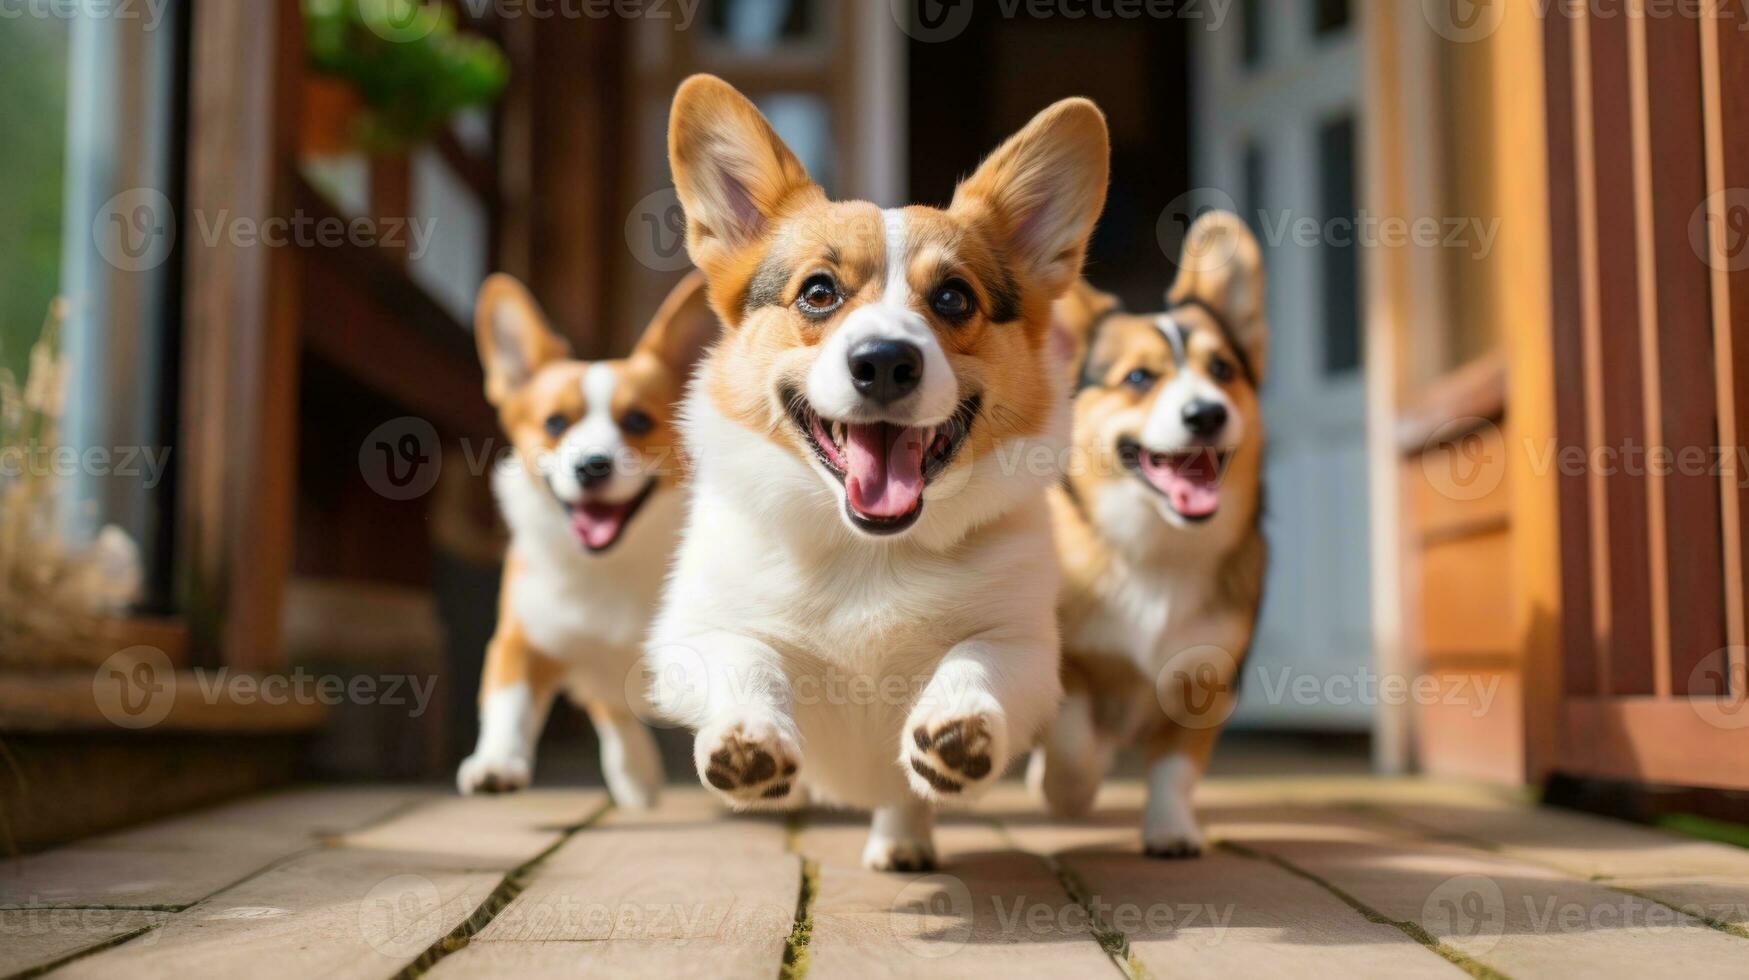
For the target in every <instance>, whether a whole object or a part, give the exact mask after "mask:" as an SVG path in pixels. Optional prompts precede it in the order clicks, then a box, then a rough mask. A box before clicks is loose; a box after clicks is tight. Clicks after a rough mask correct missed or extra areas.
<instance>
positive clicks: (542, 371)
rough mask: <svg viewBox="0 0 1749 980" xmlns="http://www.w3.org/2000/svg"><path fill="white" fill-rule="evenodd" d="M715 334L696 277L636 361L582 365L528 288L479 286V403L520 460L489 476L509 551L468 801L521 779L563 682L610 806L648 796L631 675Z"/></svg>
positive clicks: (655, 779)
mask: <svg viewBox="0 0 1749 980" xmlns="http://www.w3.org/2000/svg"><path fill="white" fill-rule="evenodd" d="M716 328H717V325H716V318H715V317H714V316H713V315H712V314H711V312H710V308H709V306H708V305H707V304H706V303H705V298H704V283H703V281H702V279H700V278H699V277H698V275H697V274H696V273H695V274H693V275H691V276H689V277H687V279H685V280H684V281H683V282H681V284H680V285H679V286H677V287H675V290H674V292H673V293H672V294H670V295H669V297H668V299H667V301H666V302H664V303H663V305H662V308H661V310H660V311H658V313H657V314H656V317H655V319H654V320H653V321H652V322H651V324H650V325H649V328H648V329H646V330H645V332H644V335H643V337H642V339H640V340H639V341H638V344H637V347H636V348H635V349H634V350H633V351H632V354H631V356H630V357H627V358H625V359H624V360H612V361H595V362H584V361H578V360H573V359H571V357H570V355H569V353H568V349H567V346H566V344H565V342H564V341H563V340H561V339H560V338H559V337H558V336H557V335H556V334H554V333H553V332H552V330H550V329H549V328H548V326H547V324H546V321H545V319H544V317H543V316H542V315H541V312H540V309H539V308H538V307H537V306H536V305H535V302H534V299H533V297H531V296H530V295H529V294H528V292H527V290H525V289H524V288H523V287H522V285H521V284H520V283H518V282H517V281H516V280H514V279H512V278H510V277H509V276H503V275H498V276H493V277H492V278H490V279H488V280H487V281H486V284H485V285H484V286H483V287H482V288H481V290H480V297H479V303H478V307H477V309H476V313H475V333H476V335H477V340H478V343H479V348H480V360H481V361H482V362H483V364H484V366H485V369H486V397H487V399H488V400H490V401H491V403H492V405H493V406H494V407H496V408H497V410H498V418H499V421H500V423H501V424H502V425H503V427H504V432H505V434H506V435H507V436H508V437H509V439H510V441H511V443H512V445H513V447H514V449H515V452H514V454H513V455H512V456H510V457H507V458H506V459H505V460H503V461H502V462H501V463H500V464H499V465H498V467H497V469H496V470H495V471H494V473H493V478H492V482H493V489H494V490H495V491H496V493H497V497H498V503H499V507H500V509H501V510H502V511H503V514H504V519H505V522H506V523H507V524H509V526H510V550H509V554H508V555H507V556H506V557H505V562H504V584H503V589H502V592H501V595H500V598H499V610H498V626H497V630H496V632H494V634H493V636H492V640H491V643H490V644H489V645H488V646H487V648H486V666H485V674H484V676H483V677H482V678H481V681H480V740H479V743H478V745H477V747H476V748H475V750H474V754H473V755H471V756H469V757H468V758H467V759H466V760H464V761H463V762H462V764H461V768H460V770H459V771H458V772H457V773H456V784H457V785H458V787H459V788H460V789H461V791H462V792H463V793H477V792H487V793H492V792H504V791H508V790H516V789H521V788H522V787H524V786H527V785H528V783H529V780H530V778H531V777H532V775H533V771H534V752H535V743H536V742H537V741H538V740H539V738H540V732H541V728H542V726H543V725H544V724H545V721H546V715H547V709H548V708H549V707H550V706H551V705H552V700H553V697H554V695H556V694H557V693H558V692H559V691H560V690H561V689H562V690H564V691H565V692H566V693H567V694H569V695H570V696H571V697H572V698H573V699H574V700H576V701H577V702H578V703H579V704H581V705H582V706H583V708H584V710H586V711H587V712H588V714H589V718H590V720H591V721H592V722H593V723H594V725H595V731H596V734H597V735H598V736H599V737H600V741H601V769H602V774H603V776H604V778H605V780H606V782H607V787H608V791H609V792H610V793H612V795H613V798H614V801H615V802H617V803H619V804H620V805H622V806H631V807H641V806H648V805H650V804H651V803H653V802H654V801H655V797H656V793H657V790H658V789H659V788H660V786H661V784H662V762H661V758H660V757H659V756H658V754H657V751H656V745H655V742H654V741H653V740H652V739H651V737H650V733H649V731H648V730H646V729H645V728H644V726H643V725H642V723H641V722H639V720H638V717H637V713H638V712H640V711H642V710H647V709H646V707H645V705H643V704H642V703H641V701H639V702H638V703H628V695H627V693H626V692H627V690H628V688H629V689H631V690H633V691H636V690H637V688H638V686H639V685H638V683H636V682H633V683H631V684H628V683H627V678H628V676H632V675H633V672H634V671H636V670H637V665H638V662H639V658H640V656H641V648H642V644H643V641H644V634H645V632H646V631H647V629H648V627H649V622H650V617H651V615H652V614H653V613H654V611H655V607H656V600H657V596H658V595H659V593H660V591H661V584H662V578H663V575H664V574H665V573H666V571H667V568H668V561H669V558H670V557H671V556H672V554H673V551H674V541H675V537H676V534H677V533H678V531H679V528H680V523H681V515H682V511H683V509H684V508H683V507H682V505H681V496H682V494H681V490H680V489H679V487H678V485H677V484H678V482H679V478H680V473H681V468H680V465H679V457H678V452H677V450H678V447H677V438H676V435H675V428H674V405H675V402H676V400H677V399H679V397H680V395H681V393H682V391H683V390H684V388H685V384H686V379H687V376H688V374H689V373H690V371H691V368H692V366H693V364H694V363H695V362H696V361H697V359H698V357H699V355H700V354H701V352H702V351H703V348H704V347H705V345H706V344H708V343H709V342H710V341H711V340H712V339H713V338H714V337H715V334H716ZM637 676H638V677H641V676H642V675H641V674H638V675H637Z"/></svg>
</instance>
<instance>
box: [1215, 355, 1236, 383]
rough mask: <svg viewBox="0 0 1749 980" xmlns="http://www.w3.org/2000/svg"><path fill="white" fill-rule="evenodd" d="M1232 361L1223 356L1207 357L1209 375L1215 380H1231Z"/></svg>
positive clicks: (1232, 372) (1232, 371)
mask: <svg viewBox="0 0 1749 980" xmlns="http://www.w3.org/2000/svg"><path fill="white" fill-rule="evenodd" d="M1234 373H1235V372H1234V370H1233V362H1232V361H1229V360H1227V359H1226V358H1224V357H1211V358H1209V377H1211V378H1213V379H1215V380H1216V381H1231V380H1233V374H1234Z"/></svg>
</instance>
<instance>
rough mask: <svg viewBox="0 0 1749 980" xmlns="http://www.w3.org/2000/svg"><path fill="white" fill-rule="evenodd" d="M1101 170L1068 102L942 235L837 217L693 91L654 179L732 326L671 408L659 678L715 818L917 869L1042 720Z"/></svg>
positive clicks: (961, 201)
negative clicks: (679, 436)
mask: <svg viewBox="0 0 1749 980" xmlns="http://www.w3.org/2000/svg"><path fill="white" fill-rule="evenodd" d="M1109 155H1110V149H1109V146H1108V139H1107V133H1106V126H1105V119H1104V116H1103V115H1102V114H1101V113H1100V111H1099V110H1098V109H1097V108H1095V107H1094V105H1093V104H1092V103H1091V102H1088V101H1086V100H1084V99H1069V100H1066V101H1063V102H1060V103H1057V104H1056V105H1054V106H1052V107H1050V108H1049V109H1046V110H1045V111H1044V112H1042V113H1041V114H1039V115H1038V116H1037V117H1036V118H1035V119H1033V120H1032V122H1031V123H1030V124H1029V125H1027V126H1026V128H1025V129H1023V130H1022V131H1021V132H1020V133H1018V134H1017V135H1015V136H1014V137H1012V138H1011V139H1009V140H1008V141H1007V142H1006V143H1005V144H1003V145H1002V146H1001V147H1000V148H999V149H997V150H996V151H995V153H994V154H993V155H992V156H991V157H990V158H989V159H988V160H987V161H985V163H984V164H983V166H982V167H981V168H980V169H978V171H977V172H976V173H975V174H973V175H972V176H971V177H970V178H968V179H967V180H966V181H965V182H963V183H962V184H961V185H960V186H959V188H958V189H957V191H956V192H955V195H954V199H953V202H952V204H951V205H949V206H948V207H947V208H946V209H945V210H939V209H935V208H928V207H906V208H895V209H885V210H884V209H882V208H880V207H878V206H876V205H874V204H870V203H864V202H849V203H835V202H832V201H829V200H828V199H827V197H826V194H825V192H824V191H823V190H822V189H821V188H820V187H819V186H818V185H817V184H815V183H814V182H813V181H812V180H811V179H810V178H809V176H808V174H807V173H806V172H805V171H804V169H803V168H802V165H801V163H800V162H799V161H798V160H797V159H796V157H795V155H794V154H793V153H792V152H791V151H790V150H789V148H788V147H787V146H785V145H784V143H783V141H782V140H781V139H780V138H779V137H778V136H777V134H776V133H775V132H774V131H773V129H772V128H771V126H770V125H769V124H768V123H767V122H766V120H765V119H764V117H762V116H761V115H760V114H759V111H758V110H757V109H756V108H754V106H753V104H752V103H751V102H750V101H748V100H747V99H746V98H745V97H743V96H742V95H741V94H740V93H739V92H737V91H736V90H735V89H734V88H732V87H731V86H729V85H728V84H727V83H725V82H723V81H721V80H720V79H716V78H713V77H710V76H702V75H701V76H695V77H693V78H691V79H688V80H687V81H686V82H685V83H684V84H682V85H681V87H680V89H679V92H678V93H677V94H676V96H675V99H674V105H673V110H672V116H671V120H670V129H669V157H670V162H671V164H672V167H673V173H674V180H675V185H676V188H677V190H678V193H679V196H680V200H681V202H682V205H683V206H684V208H685V211H686V218H687V246H688V248H689V250H690V253H691V256H692V259H693V261H694V263H695V264H697V265H698V267H699V268H700V269H702V270H703V271H704V273H705V276H706V278H707V279H708V280H709V283H710V297H711V305H712V307H713V308H714V309H715V310H716V311H717V314H718V316H719V317H720V318H721V320H722V322H723V324H724V327H723V337H722V340H721V341H720V342H719V343H718V344H717V345H716V346H715V347H714V348H713V349H712V350H711V352H710V353H709V354H708V355H707V356H706V358H705V360H704V362H703V363H702V364H701V365H700V368H699V371H698V375H697V377H696V380H695V381H694V383H693V385H692V387H691V389H690V391H689V392H688V395H687V398H686V402H685V408H684V411H683V419H684V423H683V433H684V438H685V442H686V446H687V451H688V458H689V459H690V460H691V461H692V462H693V464H694V466H695V470H694V482H693V488H692V496H691V498H690V502H689V513H688V516H687V525H686V531H685V533H684V534H683V536H682V540H681V544H680V549H679V552H678V553H677V555H676V557H675V568H674V574H673V577H672V579H671V580H670V582H669V584H668V588H667V590H666V592H665V594H664V599H663V605H662V609H661V611H660V612H659V614H658V615H657V619H656V623H655V625H654V627H653V629H652V632H651V643H650V647H649V656H650V669H651V671H652V673H653V685H652V689H653V692H654V694H653V700H654V701H655V702H656V705H657V707H658V709H659V710H660V711H661V712H663V713H664V714H665V715H667V716H668V717H670V718H671V719H673V720H675V721H678V722H680V723H683V724H686V725H687V726H688V727H691V728H693V729H694V730H695V731H696V733H697V734H696V742H695V747H694V761H695V763H696V765H697V768H698V772H699V776H700V778H701V780H702V781H703V783H704V784H705V786H706V787H708V788H709V789H710V790H711V791H712V792H714V793H716V794H718V795H719V796H720V797H721V798H722V799H724V800H726V801H727V802H728V803H729V804H730V805H731V806H733V807H735V808H737V809H745V808H755V807H760V808H771V807H784V806H788V805H793V804H795V803H798V802H800V801H801V800H802V799H803V798H804V795H805V797H806V798H807V799H809V800H818V801H821V802H827V803H832V804H836V805H844V806H853V807H857V808H864V809H871V810H873V811H874V819H873V830H872V833H871V835H870V838H869V841H868V845H867V847H866V848H865V850H864V853H863V861H864V863H865V864H866V865H868V866H869V867H872V868H876V869H889V870H917V869H923V868H927V867H930V866H931V865H932V864H933V862H934V859H935V857H934V848H933V843H932V839H931V832H932V812H933V807H934V806H935V805H937V804H942V803H952V802H956V801H961V800H967V799H970V798H973V797H975V796H976V795H977V794H978V793H979V792H980V791H982V790H983V789H984V788H986V787H987V786H988V785H989V784H990V783H991V782H992V781H993V780H995V779H996V778H997V777H998V776H999V775H1000V774H1001V773H1002V771H1003V768H1004V766H1005V765H1006V764H1007V763H1008V762H1009V760H1010V754H1011V753H1012V752H1014V751H1015V750H1016V749H1017V747H1018V748H1021V749H1024V748H1025V747H1026V746H1028V745H1030V744H1031V743H1032V741H1033V739H1034V738H1035V737H1036V735H1037V733H1038V731H1039V730H1040V729H1041V728H1042V726H1043V725H1044V724H1045V722H1046V721H1047V719H1048V718H1049V716H1050V714H1051V713H1052V712H1053V711H1055V709H1056V705H1057V701H1058V699H1059V697H1060V696H1061V686H1060V680H1059V677H1058V643H1057V630H1056V622H1055V616H1054V612H1053V610H1054V606H1055V600H1056V595H1057V569H1056V559H1055V556H1054V553H1053V550H1052V542H1051V526H1050V511H1049V507H1048V505H1047V503H1046V501H1045V491H1046V490H1047V488H1048V487H1049V485H1050V484H1051V482H1053V481H1054V479H1055V478H1056V474H1057V466H1058V464H1059V456H1060V454H1061V453H1062V452H1065V451H1066V448H1067V439H1068V395H1067V391H1066V385H1065V383H1064V382H1063V380H1062V378H1061V369H1060V355H1058V354H1056V353H1055V352H1054V351H1053V349H1052V346H1051V336H1050V325H1051V305H1052V303H1053V302H1054V301H1055V300H1056V299H1057V298H1058V297H1059V296H1060V295H1062V293H1063V292H1064V291H1065V290H1067V289H1068V288H1069V286H1070V285H1071V284H1072V283H1073V282H1074V281H1075V280H1076V279H1077V278H1078V277H1079V275H1080V269H1081V262H1082V258H1083V255H1084V253H1085V251H1086V245H1087V239H1088V236H1089V235H1090V234H1091V233H1092V230H1093V224H1094V221H1095V219H1096V217H1097V216H1098V214H1099V212H1100V209H1101V207H1102V205H1103V203H1104V198H1105V188H1106V181H1107V175H1108V169H1109V165H1108V160H1109ZM804 787H805V791H804Z"/></svg>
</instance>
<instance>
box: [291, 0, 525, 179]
mask: <svg viewBox="0 0 1749 980" xmlns="http://www.w3.org/2000/svg"><path fill="white" fill-rule="evenodd" d="M303 7H304V33H305V46H306V51H307V53H308V56H309V60H310V65H311V67H313V68H314V69H315V70H316V71H318V72H320V73H322V74H325V75H330V76H333V77H335V78H339V79H342V80H344V81H346V82H347V83H349V84H350V85H351V86H352V87H353V88H354V89H356V90H357V92H358V95H359V98H360V99H361V100H362V102H363V103H364V106H365V112H364V113H363V115H362V116H361V118H360V119H359V121H358V122H359V129H358V131H357V132H356V133H355V134H354V138H355V139H357V140H358V141H359V143H360V145H361V146H362V147H364V148H365V149H367V150H373V151H394V150H399V149H402V148H405V147H407V146H410V145H412V144H415V143H418V142H420V141H421V140H423V139H425V138H426V137H428V136H430V135H431V133H432V132H434V131H435V130H436V129H437V128H438V127H439V126H442V125H443V124H444V123H445V122H446V121H448V120H449V118H450V117H451V116H454V115H455V114H456V113H457V112H459V111H461V110H463V109H468V108H472V107H474V106H480V105H488V104H490V103H492V102H494V101H495V100H497V98H498V96H499V95H501V94H502V93H503V91H504V86H505V85H506V84H507V83H508V82H509V80H510V63H509V61H508V60H507V59H506V58H505V57H504V52H502V51H500V50H499V49H498V46H497V45H496V44H494V43H492V41H490V40H488V39H486V38H484V37H480V36H478V35H474V34H468V33H465V32H462V31H459V30H457V29H456V23H455V11H454V10H452V9H451V8H449V7H447V6H445V5H442V4H438V3H426V2H421V0H304V5H303Z"/></svg>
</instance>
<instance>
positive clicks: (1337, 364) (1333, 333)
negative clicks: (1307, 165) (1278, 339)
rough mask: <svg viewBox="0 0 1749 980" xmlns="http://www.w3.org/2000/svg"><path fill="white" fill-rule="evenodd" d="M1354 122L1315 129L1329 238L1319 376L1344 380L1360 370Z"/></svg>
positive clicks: (1323, 251)
mask: <svg viewBox="0 0 1749 980" xmlns="http://www.w3.org/2000/svg"><path fill="white" fill-rule="evenodd" d="M1354 176H1355V175H1354V117H1352V116H1343V117H1341V118H1339V119H1334V120H1332V121H1330V122H1327V123H1325V124H1324V125H1323V126H1320V127H1319V129H1318V200H1319V210H1320V212H1321V213H1322V215H1323V218H1324V221H1325V223H1326V224H1325V227H1327V228H1330V229H1332V231H1333V233H1332V234H1331V235H1330V236H1329V237H1328V239H1327V240H1326V241H1325V242H1324V243H1323V245H1322V246H1321V247H1320V248H1319V259H1318V262H1319V267H1320V272H1321V273H1322V275H1321V277H1320V278H1321V279H1322V281H1323V284H1324V371H1325V373H1326V374H1344V373H1347V372H1349V371H1353V370H1355V369H1356V368H1358V367H1360V362H1361V349H1360V341H1361V333H1360V321H1361V311H1360V250H1359V249H1358V248H1357V247H1356V244H1355V240H1354V239H1355V234H1356V230H1355V227H1354V222H1355V217H1356V209H1355V189H1354Z"/></svg>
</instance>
